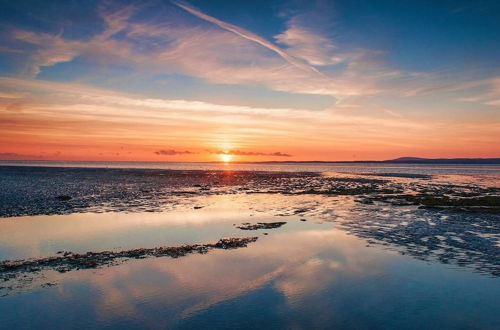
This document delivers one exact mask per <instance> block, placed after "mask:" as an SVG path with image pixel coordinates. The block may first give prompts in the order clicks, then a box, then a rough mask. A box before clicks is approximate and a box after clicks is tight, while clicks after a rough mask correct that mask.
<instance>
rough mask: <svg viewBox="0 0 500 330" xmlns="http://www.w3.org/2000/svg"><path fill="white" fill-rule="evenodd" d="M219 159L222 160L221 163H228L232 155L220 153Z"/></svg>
mask: <svg viewBox="0 0 500 330" xmlns="http://www.w3.org/2000/svg"><path fill="white" fill-rule="evenodd" d="M220 159H221V160H222V162H223V163H226V164H227V163H230V162H231V160H232V159H233V155H230V154H222V155H220Z"/></svg>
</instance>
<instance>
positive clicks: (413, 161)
mask: <svg viewBox="0 0 500 330" xmlns="http://www.w3.org/2000/svg"><path fill="white" fill-rule="evenodd" d="M382 163H406V164H408V163H410V164H484V165H489V164H500V158H418V157H399V158H396V159H390V160H384V161H382Z"/></svg>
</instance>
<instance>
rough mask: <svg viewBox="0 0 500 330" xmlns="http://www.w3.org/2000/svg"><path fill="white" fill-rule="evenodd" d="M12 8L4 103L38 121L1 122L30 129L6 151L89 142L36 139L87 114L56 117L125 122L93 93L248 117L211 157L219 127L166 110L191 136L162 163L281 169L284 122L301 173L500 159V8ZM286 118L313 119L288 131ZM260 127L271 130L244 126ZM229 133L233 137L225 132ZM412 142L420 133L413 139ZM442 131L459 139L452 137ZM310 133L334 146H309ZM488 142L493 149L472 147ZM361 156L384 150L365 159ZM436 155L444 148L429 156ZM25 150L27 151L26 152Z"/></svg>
mask: <svg viewBox="0 0 500 330" xmlns="http://www.w3.org/2000/svg"><path fill="white" fill-rule="evenodd" d="M1 5H2V12H1V13H0V20H1V22H2V23H1V24H2V29H1V30H2V32H1V33H0V76H1V78H2V80H1V81H2V84H0V88H2V90H1V93H2V94H0V95H3V97H2V98H0V101H1V102H2V103H1V104H2V105H3V106H4V107H5V109H7V108H9V107H10V108H12V104H13V102H14V103H16V102H17V103H16V104H18V103H19V104H21V103H22V104H23V106H24V107H28V104H29V106H30V107H33V109H32V110H31V112H29V113H31V114H32V115H30V116H31V117H30V120H29V122H30V124H29V125H28V124H26V123H25V124H19V121H20V120H21V119H20V118H19V113H16V114H15V115H13V114H11V113H10V112H9V113H7V112H4V119H5V120H9V121H12V122H15V123H16V125H17V126H15V127H14V126H13V127H11V128H9V133H8V134H6V137H5V139H4V141H5V142H7V141H11V140H14V141H18V140H16V139H17V138H16V137H15V136H16V134H18V133H15V131H16V129H17V130H18V131H19V127H21V129H23V128H26V129H27V130H28V131H29V133H28V132H24V135H23V137H26V136H30V134H31V135H33V139H34V140H37V141H45V140H44V139H48V140H47V142H46V143H45V144H44V143H42V142H40V143H41V144H40V145H38V144H37V145H38V146H39V147H40V148H42V149H45V148H47V150H53V149H58V148H59V149H61V148H62V149H65V148H74V147H75V145H76V144H77V142H74V143H73V144H70V145H57V144H56V145H54V143H53V142H51V140H50V139H51V137H50V136H49V137H47V136H45V137H44V135H43V134H46V133H43V132H42V131H41V129H38V130H37V129H35V128H33V127H38V126H37V125H35V124H33V122H37V120H38V122H39V123H41V122H42V121H43V122H45V123H46V121H47V120H50V119H48V118H46V116H47V113H46V112H43V111H41V110H40V107H42V108H44V109H46V110H45V111H49V112H50V111H53V112H54V113H58V114H60V115H61V116H63V117H65V118H66V117H67V118H68V120H71V122H75V123H76V122H77V114H76V113H75V112H71V111H69V110H66V111H64V112H63V113H60V112H57V111H62V110H57V111H56V110H54V109H62V108H63V107H64V106H68V105H71V107H72V108H77V107H78V106H81V108H90V107H92V109H93V112H92V113H91V114H88V118H92V120H94V121H98V120H101V121H100V124H104V123H105V124H109V125H111V123H110V122H113V120H114V121H115V122H121V121H123V120H124V118H120V115H119V111H118V109H114V110H110V108H109V107H107V108H106V107H104V106H102V107H101V109H100V110H99V109H98V105H97V104H92V105H90V104H87V103H86V102H89V100H88V98H87V99H85V97H84V96H83V94H84V93H83V92H81V91H83V90H85V91H88V90H89V89H92V90H93V91H94V92H95V93H98V94H99V93H102V94H103V95H109V94H110V93H111V94H113V93H114V94H119V95H120V96H123V97H127V99H129V100H130V98H132V99H134V98H135V99H136V101H137V102H135V103H134V102H132V104H139V103H140V102H138V100H142V101H144V100H158V102H159V101H162V102H163V101H164V102H165V104H171V103H169V102H170V101H175V100H182V101H185V102H192V104H199V103H200V102H202V103H204V104H206V105H207V106H206V108H210V107H212V108H217V106H218V105H221V106H226V108H224V109H229V108H230V107H234V109H239V110H234V109H233V110H234V111H235V112H233V113H232V115H231V116H232V117H231V118H229V119H228V117H227V116H228V115H227V114H225V115H224V118H221V121H220V122H219V124H220V126H219V127H217V125H216V124H217V122H215V123H211V124H210V125H208V126H207V127H210V128H207V129H206V130H207V132H205V133H206V134H205V139H206V137H207V136H210V138H211V139H212V140H210V141H212V142H206V140H205V142H206V143H205V142H203V141H202V140H201V139H203V138H202V137H198V138H199V139H200V140H197V138H195V136H197V133H198V132H199V130H198V129H196V130H195V132H192V133H193V134H191V135H189V133H188V132H190V129H191V128H193V127H198V125H202V122H205V121H206V120H207V119H206V118H207V116H208V117H210V116H212V115H213V113H212V112H210V111H209V112H203V111H200V112H197V113H196V116H198V119H197V118H194V117H193V116H194V115H193V114H190V115H189V116H187V115H186V114H185V113H183V114H182V115H181V114H179V113H178V112H177V110H176V111H170V112H169V110H170V109H165V111H164V112H162V116H163V115H165V116H166V115H167V113H169V114H170V117H169V125H170V126H171V125H172V122H175V121H176V118H179V120H178V121H179V122H183V124H182V125H181V124H179V127H176V128H175V129H173V131H172V132H177V131H180V130H184V131H185V132H186V136H184V137H183V136H181V135H180V134H179V133H172V136H168V135H161V137H158V136H156V137H153V136H151V137H150V139H149V140H148V146H147V148H151V150H153V149H158V148H160V147H161V146H162V145H163V144H165V143H168V144H169V145H170V147H171V148H182V149H183V150H184V149H186V148H192V149H199V150H198V151H197V152H198V153H200V152H201V151H200V150H208V149H210V150H216V149H220V148H223V146H222V145H226V146H230V147H232V148H238V149H243V148H250V149H252V148H253V149H256V150H257V149H259V150H258V151H254V153H260V154H262V153H264V154H265V153H266V152H262V151H260V149H263V148H264V149H268V148H271V149H272V150H273V152H270V151H269V152H267V153H268V154H273V153H276V152H277V151H278V149H279V151H280V152H283V153H285V152H286V153H287V154H292V153H293V152H287V150H284V149H283V148H286V145H285V143H284V141H285V140H282V139H274V136H275V135H276V134H278V133H277V132H274V133H273V132H272V122H273V120H278V121H279V120H282V119H279V118H278V119H276V118H271V117H273V116H276V115H277V114H278V113H281V112H283V111H285V113H286V115H283V116H285V117H286V116H288V117H287V118H286V123H287V124H286V128H282V131H280V132H281V133H280V134H285V135H286V134H289V136H290V138H297V139H298V140H300V141H304V142H303V143H301V144H300V146H299V147H295V149H297V150H296V151H295V154H299V155H301V156H300V158H310V157H315V158H318V157H319V158H327V159H335V158H338V157H351V156H352V152H351V151H350V150H349V151H348V150H347V149H348V148H349V147H348V145H355V146H356V148H359V150H357V153H356V155H361V156H359V157H368V158H384V157H389V156H391V155H395V156H397V155H399V154H401V153H402V152H405V150H409V151H412V152H413V150H414V151H415V152H417V153H419V155H420V156H424V155H428V156H432V155H438V154H439V153H440V152H441V153H447V154H450V155H456V156H460V155H459V153H460V149H459V148H456V149H455V150H453V151H452V150H451V149H450V148H451V146H452V145H453V142H454V141H462V142H461V143H463V144H467V145H470V150H472V151H474V150H475V151H476V152H472V151H471V152H469V154H470V155H476V156H481V155H482V156H484V155H490V156H491V155H496V156H498V152H499V149H498V147H497V146H496V145H495V143H494V140H495V139H496V138H497V137H498V135H497V134H496V133H495V132H496V131H497V128H498V123H499V121H498V119H499V111H498V107H499V106H500V78H499V76H500V72H499V71H500V65H499V64H498V63H497V62H498V58H500V38H498V36H497V35H498V32H499V31H500V4H499V2H496V1H413V2H411V1H341V0H336V1H293V0H292V1H284V0H283V1H189V2H171V1H147V2H145V1H108V0H103V1H44V2H41V1H2V3H1ZM58 83H59V84H60V85H57V86H59V87H57V88H56V87H55V86H56V85H55V84H58ZM64 85H66V86H68V88H69V87H71V90H74V91H75V95H74V97H75V98H76V99H78V103H75V101H74V100H75V98H73V103H72V100H71V98H69V97H68V95H67V94H65V92H64V90H63V89H62V88H63V86H64ZM59 89H62V90H59ZM96 91H99V92H96ZM94 92H93V93H94ZM114 94H113V95H114ZM13 100H14V101H13ZM84 100H85V102H84ZM106 100H107V101H106V102H108V101H109V98H108V99H106ZM140 104H141V105H143V104H144V102H143V103H140ZM121 105H122V106H123V104H121ZM114 106H118V105H116V104H115V105H114ZM203 107H205V106H203ZM241 107H244V108H241ZM188 108H189V107H188ZM47 109H48V110H47ZM104 109H107V110H104ZM244 109H250V110H248V111H247V110H244ZM185 110H186V109H185ZM240 110H241V111H242V112H241V113H239V112H238V111H240ZM289 110H290V111H298V112H299V113H300V115H297V112H294V115H290V112H289ZM89 111H90V110H89ZM106 111H110V112H109V114H106ZM131 111H132V110H131ZM136 111H137V116H139V115H140V114H141V113H142V114H144V116H145V117H143V118H142V119H141V120H142V121H143V122H144V125H149V124H150V123H151V118H149V119H148V117H147V116H148V113H147V112H141V111H142V110H136ZM179 111H180V110H179ZM186 111H187V110H186ZM214 111H216V110H214ZM217 111H218V110H217ZM280 111H281V112H280ZM287 111H288V112H287ZM234 113H237V115H235V114H234ZM255 113H264V114H266V113H268V114H269V115H266V116H262V115H260V117H258V118H255V117H252V118H246V119H245V117H246V116H252V115H255ZM79 115H80V114H79ZM176 115H178V117H176ZM43 116H45V117H44V118H43V120H42V118H39V117H43ZM102 116H108V117H109V118H108V119H106V120H104V119H102ZM235 116H236V117H238V118H235ZM294 116H295V117H297V118H295V117H294ZM14 117H15V118H14ZM299 117H300V118H305V119H306V121H311V124H310V126H309V129H310V130H311V131H310V132H309V133H308V134H309V135H307V136H304V137H303V138H302V137H301V136H300V134H298V132H300V130H303V128H302V127H301V125H299V123H300V120H301V119H298V118H299ZM25 118H26V117H25ZM37 118H38V119H37ZM88 118H87V119H88ZM112 118H115V119H112ZM197 120H198V121H199V122H197ZM184 121H191V124H188V123H187V122H186V123H184ZM313 122H314V123H313ZM370 122H373V123H376V124H373V125H374V126H370V125H369V123H370ZM228 123H230V124H231V125H233V126H234V128H233V127H232V128H231V129H222V128H223V127H227V125H228ZM250 123H252V124H250ZM360 123H363V124H360ZM19 125H20V126H19ZM24 125H26V126H24ZM55 125H56V127H57V125H58V124H55ZM315 125H317V126H315ZM323 125H324V126H323ZM365 126H367V127H365ZM40 127H42V126H41V124H40ZM190 127H191V128H190ZM236 127H238V129H236ZM328 127H329V128H334V130H333V131H334V133H329V131H328ZM405 127H413V129H416V127H421V129H422V130H421V131H420V132H419V133H415V132H413V133H410V132H408V131H407V130H405ZM443 127H447V128H449V129H448V130H449V133H448V134H444V133H443V132H442V128H443ZM315 128H316V130H314V129H315ZM384 128H385V129H384ZM128 130H129V131H128V133H129V134H134V135H135V134H140V133H141V132H140V131H138V130H131V128H128ZM398 130H400V131H398ZM221 131H224V133H221ZM226 131H227V132H226ZM229 131H230V133H228V132H229ZM313 131H317V132H318V134H322V137H321V138H320V137H319V136H318V135H317V134H316V135H315V136H314V137H313V136H311V135H310V134H311V132H313ZM476 131H477V132H479V134H480V136H481V138H473V137H472V136H474V134H476V133H475V132H476ZM126 132H127V130H125V131H124V132H122V133H120V134H123V136H122V138H121V140H120V136H121V135H120V136H117V137H116V138H113V142H112V143H111V142H110V143H111V144H110V146H109V148H112V147H115V146H116V145H117V144H120V143H129V142H123V141H125V140H127V141H128V139H126V138H125V137H126V136H125V134H126ZM146 132H147V130H146ZM60 134H62V132H61V133H60ZM82 134H83V135H82V136H81V138H82V139H83V138H84V137H85V136H84V135H85V134H94V135H92V138H93V139H95V137H96V136H97V135H99V132H96V131H93V132H92V133H90V132H89V133H85V134H84V133H82ZM231 134H233V135H231ZM280 134H278V135H280ZM304 134H306V132H304ZM398 134H399V135H398ZM416 134H417V135H420V136H421V137H420V138H417V137H416ZM471 134H472V135H471ZM7 136H8V138H7ZM231 136H234V139H232V140H233V141H232V142H231V141H229V142H228V140H231ZM280 136H281V135H280ZM110 138H111V137H110ZM9 139H10V140H9ZM162 139H163V140H162ZM457 139H458V140H457ZM396 140H397V141H399V142H395V141H396ZM23 141H24V140H23ZM120 141H122V142H120ZM183 141H185V142H183ZM224 141H225V142H224ZM263 141H271V142H266V143H267V144H265V145H264V144H263ZM273 141H275V142H273ZM360 141H370V143H369V144H373V145H371V146H370V147H367V146H366V145H365V146H363V147H359V146H360V145H361V142H360ZM429 141H430V142H431V143H430V144H432V141H438V143H437V144H435V146H434V148H431V147H430V144H429ZM23 143H26V144H27V145H28V144H29V141H25V142H23ZM37 143H38V142H37ZM95 143H98V142H97V140H96V142H95ZM101 144H102V143H101ZM365 144H366V143H365ZM27 145H26V146H24V147H23V146H22V145H21V144H20V145H19V146H18V147H21V149H23V148H25V149H26V150H29V148H28V146H27ZM405 147H406V148H407V149H405ZM134 148H137V149H140V146H139V145H135V146H134ZM144 148H146V146H145V147H144ZM438 148H441V150H440V149H438ZM443 148H445V149H446V148H448V149H446V150H442V149H443ZM94 149H95V150H97V149H99V148H97V147H92V148H91V150H94ZM351 149H352V147H351ZM23 150H24V149H23ZM148 150H149V149H148ZM370 150H373V152H372V151H370ZM57 151H59V150H57ZM13 152H14V150H9V154H11V153H13ZM54 152H55V151H54ZM89 152H90V151H89ZM92 152H97V151H91V152H90V153H91V154H92ZM144 152H145V151H144ZM148 152H149V151H148ZM101 153H102V152H101ZM59 154H61V152H60V153H58V155H59ZM152 154H154V153H152ZM141 155H144V153H141ZM154 155H156V154H154ZM363 155H364V156H363ZM32 156H33V155H32ZM68 156H69V155H68ZM94 156H95V155H94ZM85 157H87V156H85ZM89 157H90V156H89ZM92 157H93V156H92ZM141 157H143V156H141ZM207 157H208V156H207ZM356 157H358V156H356Z"/></svg>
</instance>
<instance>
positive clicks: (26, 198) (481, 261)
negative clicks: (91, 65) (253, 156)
mask: <svg viewBox="0 0 500 330" xmlns="http://www.w3.org/2000/svg"><path fill="white" fill-rule="evenodd" d="M94 171H97V172H94ZM471 171H474V170H471ZM341 172H343V173H338V172H334V171H328V173H324V174H321V175H320V174H306V173H303V174H300V173H299V174H293V173H292V174H279V173H275V174H272V175H268V174H265V173H260V174H259V173H251V172H249V173H246V172H235V171H225V172H222V173H220V172H213V171H209V172H205V171H201V172H176V171H173V172H172V171H170V172H164V171H163V172H162V171H159V172H155V171H153V172H150V171H144V170H130V171H122V170H108V172H104V174H102V173H103V172H101V170H95V169H90V170H89V169H73V170H68V169H59V168H50V169H43V168H42V169H41V168H22V169H21V168H14V167H9V168H1V167H0V180H1V181H2V182H3V183H4V187H7V189H8V192H7V193H6V192H5V189H4V192H3V195H0V196H3V198H2V199H1V201H2V205H0V206H1V207H0V210H1V212H3V213H2V214H3V218H0V262H1V261H2V260H3V261H5V260H7V259H11V260H14V259H15V260H26V259H30V258H31V259H36V260H42V259H43V258H47V257H53V256H58V255H61V254H58V252H61V251H71V252H72V253H81V254H83V253H85V252H87V251H96V252H100V251H108V250H109V251H128V250H132V249H137V248H154V247H158V246H167V247H168V246H180V245H188V244H205V243H215V242H217V241H218V240H219V239H220V238H222V237H247V236H257V237H258V240H257V241H256V242H254V243H250V244H248V246H247V247H241V248H236V249H228V250H224V249H222V250H211V251H208V252H207V253H206V254H197V253H194V254H188V255H186V256H181V257H178V258H170V257H158V258H157V257H146V258H141V259H135V258H133V257H130V258H124V259H123V260H121V259H120V260H119V262H116V263H110V264H104V263H103V264H96V266H95V267H90V268H87V269H79V270H78V269H77V268H78V267H75V268H71V269H69V270H65V271H64V272H59V271H58V270H57V268H50V267H48V268H46V269H40V270H32V271H18V272H13V273H12V272H11V273H6V274H9V276H10V277H6V276H4V277H3V279H4V280H5V279H6V280H5V281H4V282H3V283H2V282H0V287H2V288H1V289H0V294H1V295H3V296H2V297H0V328H5V329H12V328H47V329H49V328H82V327H85V328H126V329H127V328H130V329H133V328H168V329H196V328H204V329H221V328H222V329H235V328H239V329H255V328H259V329H282V328H290V329H310V328H320V329H321V328H341V329H342V328H350V329H352V328H357V329H366V328H372V329H378V328H384V329H387V328H390V329H415V328H426V329H444V328H457V329H495V328H498V324H500V316H499V315H500V314H499V311H500V299H499V297H500V263H499V259H498V255H499V252H500V216H499V215H498V214H497V213H496V211H495V210H496V209H495V208H494V207H484V206H477V207H476V206H473V207H472V208H471V207H469V206H467V207H462V206H460V207H452V208H448V207H445V208H443V207H441V206H440V205H438V206H439V208H435V207H422V205H416V204H412V203H401V198H402V197H401V196H406V195H404V194H406V193H408V192H410V193H411V194H417V195H418V194H423V193H425V194H426V195H425V196H428V195H429V194H431V193H433V194H435V195H439V196H441V195H450V196H452V197H453V198H457V199H458V198H465V199H466V200H471V198H476V197H477V196H480V197H483V196H492V198H493V197H494V196H497V195H498V185H497V182H498V181H496V180H498V177H496V174H495V173H491V172H489V173H487V174H481V175H478V174H475V175H469V174H470V173H458V174H457V173H446V174H444V175H443V174H438V173H437V172H435V171H434V172H432V171H427V172H426V173H419V174H426V175H430V177H416V178H415V177H412V176H410V177H400V176H394V175H391V173H395V171H391V172H389V171H384V172H380V173H386V174H385V175H384V176H381V177H379V176H373V175H371V174H373V171H371V170H370V169H366V168H365V169H363V170H362V171H361V170H360V171H359V172H358V173H364V174H365V175H359V174H352V173H351V174H346V173H345V172H346V171H341ZM351 172H352V171H351ZM438 172H439V171H438ZM398 173H399V172H398ZM401 173H407V174H418V173H413V172H411V171H410V172H401ZM491 177H493V178H495V180H491ZM56 178H57V179H56ZM146 188H147V189H146ZM63 193H68V194H69V195H71V196H72V197H73V199H71V200H69V201H59V200H54V196H57V195H59V194H63ZM6 196H8V197H6ZM387 196H390V197H391V198H393V199H397V200H398V202H397V203H396V202H394V201H392V199H390V200H389V199H387ZM410 196H411V195H410ZM464 196H465V197H464ZM471 196H476V197H471ZM30 197H31V199H30ZM398 198H399V199H398ZM453 200H454V199H453ZM404 201H406V200H404ZM462 204H463V203H462ZM462 204H460V205H462ZM424 206H425V205H424ZM304 220H305V221H304ZM278 221H279V222H281V221H284V222H286V224H285V225H283V226H281V227H279V228H275V229H260V230H255V231H247V230H241V229H239V228H237V227H238V226H239V225H241V224H242V223H251V224H255V223H258V222H266V223H268V222H278ZM265 234H267V235H265ZM80 268H81V267H80Z"/></svg>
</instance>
